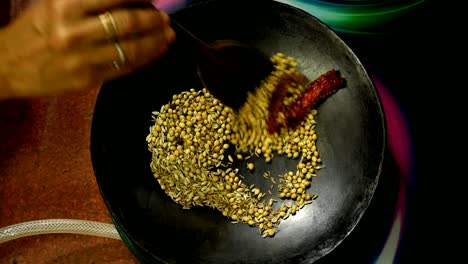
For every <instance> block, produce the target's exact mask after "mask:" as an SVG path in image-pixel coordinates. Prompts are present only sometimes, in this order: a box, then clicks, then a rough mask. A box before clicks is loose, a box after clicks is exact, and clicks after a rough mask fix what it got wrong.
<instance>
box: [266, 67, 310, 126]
mask: <svg viewBox="0 0 468 264" xmlns="http://www.w3.org/2000/svg"><path fill="white" fill-rule="evenodd" d="M305 81H306V77H305V76H304V75H302V74H300V73H298V72H293V73H291V74H283V75H281V76H280V78H279V80H278V84H277V86H276V89H275V90H274V91H273V93H272V95H271V99H270V104H269V106H268V120H267V124H268V131H269V132H270V133H271V134H273V133H274V132H276V131H278V130H279V129H280V128H281V125H282V124H283V123H284V122H285V121H286V120H285V116H284V105H283V101H284V98H285V97H286V95H287V93H288V85H289V84H290V83H297V84H302V83H304V82H305Z"/></svg>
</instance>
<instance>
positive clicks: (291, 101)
mask: <svg viewBox="0 0 468 264" xmlns="http://www.w3.org/2000/svg"><path fill="white" fill-rule="evenodd" d="M271 59H272V61H273V63H274V64H275V70H274V71H273V72H272V74H271V75H270V76H269V77H268V78H266V79H265V80H264V81H263V82H262V84H261V85H260V86H259V87H258V88H257V89H256V90H255V91H254V92H253V93H251V94H249V95H248V97H247V102H246V103H245V105H244V106H243V107H242V108H241V109H240V110H239V112H238V113H236V112H234V111H233V110H232V109H231V108H230V107H228V106H225V105H223V104H222V103H221V102H220V101H219V100H217V99H216V98H214V97H213V96H212V95H211V94H210V93H209V91H208V90H207V89H202V90H199V91H196V90H195V89H190V90H189V91H184V92H182V93H180V94H177V95H174V96H173V98H172V101H171V102H169V103H168V104H165V105H163V106H162V107H161V109H160V110H159V111H155V112H153V122H154V124H153V125H152V126H151V127H150V133H149V134H148V136H147V138H146V141H147V143H148V150H149V151H150V152H151V153H152V161H151V164H150V166H151V170H152V172H153V175H154V177H155V178H156V180H157V181H158V183H159V184H160V186H161V189H162V190H164V192H165V193H166V194H167V195H168V196H169V197H170V198H171V199H172V200H174V201H175V202H176V203H178V204H180V205H181V206H182V207H183V208H185V209H189V208H191V207H193V206H209V207H212V208H214V209H216V210H218V211H220V212H221V213H222V214H223V215H224V216H226V217H228V218H229V219H231V221H232V222H233V223H245V224H248V225H250V226H256V227H258V229H259V232H260V234H261V235H262V236H263V237H271V236H274V235H275V233H276V232H277V227H278V225H279V223H280V221H281V220H284V219H286V218H288V217H289V216H290V215H294V214H296V212H297V211H298V210H299V209H301V208H303V207H304V206H305V205H307V204H310V203H312V200H313V199H315V198H316V197H317V195H312V194H309V193H307V189H308V188H309V187H310V186H311V180H312V178H313V177H315V176H316V171H317V170H319V169H320V166H321V159H320V155H319V152H318V149H317V146H316V141H317V134H316V132H315V125H316V121H315V119H314V117H315V115H316V114H317V110H315V109H307V110H306V111H307V113H306V114H304V116H303V117H302V119H301V120H300V126H299V125H297V124H295V126H294V127H291V126H288V122H287V121H288V115H285V114H284V113H287V112H285V109H289V108H288V107H289V106H291V107H296V108H297V107H298V106H297V104H296V102H299V101H304V99H302V98H303V95H304V94H305V93H307V91H308V89H309V86H305V85H304V81H305V77H303V76H302V75H301V74H299V73H298V72H297V70H296V66H297V62H296V60H295V59H294V58H292V57H286V56H285V55H284V54H281V53H277V54H275V55H274V56H272V58H271ZM284 80H287V82H285V81H284ZM335 89H337V88H336V87H335ZM279 90H281V91H283V92H281V95H280V96H278V95H275V93H278V92H277V91H279ZM273 99H274V100H277V101H278V100H280V104H279V106H276V107H277V108H278V107H281V108H280V109H281V110H282V111H277V112H276V113H277V114H276V115H275V116H274V117H272V116H271V114H270V112H269V111H270V110H271V105H272V104H273V103H270V102H275V101H272V100H273ZM295 104H296V106H295ZM312 106H313V105H307V107H312ZM296 110H297V109H296ZM301 110H302V111H300V112H301V113H302V112H306V111H304V110H305V109H301ZM272 122H274V129H272V124H273V123H272ZM253 155H255V156H257V157H263V158H264V160H265V162H266V163H270V162H272V160H273V159H274V156H275V155H277V156H285V157H287V158H290V159H295V160H297V167H296V169H295V170H294V171H288V172H285V173H284V174H283V175H278V177H279V180H278V182H276V181H274V180H273V178H271V179H272V181H273V182H274V183H275V184H276V188H277V191H278V198H280V199H281V200H284V201H283V202H282V203H281V204H280V205H279V204H277V205H278V206H273V205H274V203H275V202H278V201H279V200H278V199H272V198H271V199H266V198H265V196H266V193H267V192H270V190H260V188H258V187H256V186H254V185H247V184H245V183H244V182H243V179H244V176H243V175H241V174H240V173H239V168H235V167H234V166H233V164H234V163H235V159H237V160H242V161H246V162H247V167H248V169H250V170H253V169H254V163H253V162H250V161H249V160H250V159H251V158H252V156H253ZM264 175H269V172H265V174H264ZM270 193H271V192H270Z"/></svg>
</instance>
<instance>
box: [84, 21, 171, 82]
mask: <svg viewBox="0 0 468 264" xmlns="http://www.w3.org/2000/svg"><path fill="white" fill-rule="evenodd" d="M174 39H175V33H174V31H173V30H172V29H171V28H167V30H165V32H160V31H157V32H154V31H152V32H149V33H147V34H145V35H142V36H141V37H139V38H137V39H126V40H124V41H122V42H119V44H120V47H121V48H122V52H123V54H124V56H125V65H120V67H115V64H116V63H117V64H121V63H122V61H121V60H120V55H121V54H119V50H118V48H116V46H115V45H114V44H113V43H109V44H106V45H101V46H99V47H97V48H95V49H93V50H91V51H89V54H87V55H86V57H88V58H91V60H93V61H92V62H91V63H92V64H95V65H99V67H100V68H101V71H102V76H103V78H104V79H106V80H109V79H113V78H115V77H118V76H122V75H125V74H128V73H129V72H132V71H134V70H136V69H138V68H140V67H142V66H144V65H147V64H149V63H151V62H152V61H154V60H155V59H157V58H158V57H160V56H161V55H163V54H164V53H165V52H166V51H167V50H168V48H169V46H170V44H171V43H173V42H174Z"/></svg>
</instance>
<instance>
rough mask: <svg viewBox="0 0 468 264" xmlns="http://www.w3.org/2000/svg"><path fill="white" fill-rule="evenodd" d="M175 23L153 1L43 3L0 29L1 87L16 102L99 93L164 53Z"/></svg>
mask: <svg viewBox="0 0 468 264" xmlns="http://www.w3.org/2000/svg"><path fill="white" fill-rule="evenodd" d="M129 4H131V5H133V4H137V6H140V5H139V4H143V5H142V6H140V7H135V6H133V7H128V5H129ZM126 6H127V7H126ZM106 11H107V12H106ZM109 14H110V15H109ZM169 24H170V22H169V17H168V15H167V14H166V13H164V12H163V11H160V10H157V9H156V8H154V7H153V6H152V5H151V1H150V0H43V1H40V2H38V3H37V4H35V5H33V6H31V7H30V8H29V9H27V10H25V12H24V13H23V14H22V15H21V16H19V17H18V18H17V19H16V20H15V21H13V22H12V23H11V24H10V25H9V26H7V27H6V28H4V29H3V30H0V83H3V85H4V86H5V84H6V88H7V89H8V90H9V93H10V95H9V96H10V97H23V96H37V95H50V94H59V93H63V92H66V91H76V90H82V89H89V88H97V87H99V86H100V85H102V83H103V82H105V81H107V80H111V79H114V78H117V77H120V76H123V75H126V74H128V73H130V72H132V71H134V70H136V69H138V68H140V67H142V66H144V65H146V64H148V63H150V62H152V61H153V60H155V59H157V58H158V57H160V56H161V55H162V54H164V53H165V52H166V51H167V49H168V47H169V45H170V44H171V43H172V42H173V41H174V39H175V34H174V31H173V30H172V29H171V28H170V25H169ZM0 89H2V87H0ZM0 95H1V93H0Z"/></svg>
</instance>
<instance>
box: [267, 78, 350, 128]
mask: <svg viewBox="0 0 468 264" xmlns="http://www.w3.org/2000/svg"><path fill="white" fill-rule="evenodd" d="M290 80H291V79H289V78H284V82H286V81H290ZM280 81H281V80H280ZM280 84H281V85H279V86H278V87H277V90H279V91H278V92H277V93H279V96H276V97H272V100H271V101H270V106H272V105H273V106H272V107H270V109H269V111H270V112H269V118H268V120H267V125H268V131H269V133H275V132H277V131H278V130H279V129H280V128H281V126H287V127H290V128H295V127H296V126H297V125H299V124H300V123H301V122H302V121H303V120H304V118H306V117H307V115H308V114H309V113H310V110H311V109H313V108H314V107H316V106H317V105H318V104H320V103H321V102H323V101H324V100H325V99H327V98H328V97H329V96H330V95H332V94H334V93H335V92H336V91H338V90H339V89H340V88H342V87H344V85H345V79H344V78H343V77H340V76H339V74H338V71H336V70H335V69H332V70H330V71H328V72H326V73H324V74H322V75H321V76H319V77H318V78H317V79H315V80H314V81H312V82H310V83H309V84H308V85H307V87H306V89H305V91H304V92H303V93H302V94H301V96H300V97H299V98H298V99H297V100H296V101H295V102H294V103H293V104H292V105H290V106H288V107H285V106H284V104H283V99H284V96H285V95H286V92H287V91H285V90H287V89H286V87H287V85H286V83H280ZM275 92H276V90H275ZM281 96H282V97H281Z"/></svg>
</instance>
